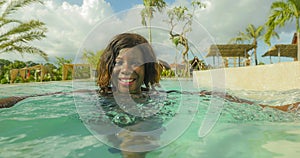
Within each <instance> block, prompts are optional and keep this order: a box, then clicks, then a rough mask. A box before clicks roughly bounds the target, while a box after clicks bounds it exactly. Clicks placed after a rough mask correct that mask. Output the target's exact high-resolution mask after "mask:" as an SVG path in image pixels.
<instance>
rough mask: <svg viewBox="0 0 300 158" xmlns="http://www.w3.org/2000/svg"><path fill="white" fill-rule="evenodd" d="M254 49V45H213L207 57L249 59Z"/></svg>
mask: <svg viewBox="0 0 300 158" xmlns="http://www.w3.org/2000/svg"><path fill="white" fill-rule="evenodd" d="M253 48H254V45H252V44H225V45H221V44H218V45H211V46H210V48H209V51H208V54H207V55H206V57H210V56H222V57H249V54H248V52H249V51H250V50H252V49H253Z"/></svg>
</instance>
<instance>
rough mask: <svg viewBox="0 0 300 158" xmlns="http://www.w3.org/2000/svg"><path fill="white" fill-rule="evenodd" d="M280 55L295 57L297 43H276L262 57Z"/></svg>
mask: <svg viewBox="0 0 300 158" xmlns="http://www.w3.org/2000/svg"><path fill="white" fill-rule="evenodd" d="M279 52H280V56H284V57H290V58H297V44H276V45H275V46H273V47H272V48H270V49H269V50H268V51H267V52H266V53H265V54H264V55H262V57H265V56H279V55H278V53H279Z"/></svg>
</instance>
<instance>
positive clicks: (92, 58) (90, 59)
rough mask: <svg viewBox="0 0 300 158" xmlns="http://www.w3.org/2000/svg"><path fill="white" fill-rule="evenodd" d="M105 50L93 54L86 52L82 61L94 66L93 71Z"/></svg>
mask: <svg viewBox="0 0 300 158" xmlns="http://www.w3.org/2000/svg"><path fill="white" fill-rule="evenodd" d="M103 52H104V50H100V51H97V52H93V51H90V50H84V52H83V55H82V57H81V58H82V59H83V60H85V61H86V62H87V63H88V64H90V65H91V66H92V69H96V68H97V65H98V62H99V59H100V56H101V55H102V54H103Z"/></svg>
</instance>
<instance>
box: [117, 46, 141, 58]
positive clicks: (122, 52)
mask: <svg viewBox="0 0 300 158" xmlns="http://www.w3.org/2000/svg"><path fill="white" fill-rule="evenodd" d="M142 54H143V52H142V51H141V50H140V49H139V48H138V47H132V48H123V49H121V50H120V52H119V55H118V56H119V57H123V56H125V55H126V56H137V55H142Z"/></svg>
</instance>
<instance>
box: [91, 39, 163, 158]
mask: <svg viewBox="0 0 300 158" xmlns="http://www.w3.org/2000/svg"><path fill="white" fill-rule="evenodd" d="M98 74H99V77H98V81H97V84H98V85H99V89H100V94H101V95H102V97H103V96H104V97H109V96H111V98H113V99H112V100H110V105H109V106H106V105H105V104H102V109H103V110H104V111H105V113H106V115H107V116H108V117H109V118H110V121H111V122H113V124H114V125H118V126H119V127H121V128H123V129H124V130H121V131H120V132H118V134H117V136H115V135H107V137H108V139H109V140H110V141H111V142H112V144H113V145H114V146H116V147H117V148H118V147H119V148H120V149H121V150H122V155H123V157H145V155H146V152H145V151H149V150H151V149H153V148H155V147H157V144H156V143H153V142H155V141H157V140H158V139H159V135H160V134H161V132H162V130H161V129H162V122H161V120H159V119H158V117H156V115H155V113H156V112H158V110H159V109H155V107H151V106H150V107H149V106H148V107H147V108H145V107H146V105H147V99H149V98H150V97H151V96H152V97H153V95H155V94H157V93H156V91H155V85H156V84H158V83H159V80H160V69H159V64H158V63H157V59H156V56H155V54H154V52H153V49H152V47H151V46H150V45H149V43H148V41H147V40H146V39H145V38H144V37H142V36H141V35H138V34H134V33H123V34H119V35H117V36H115V37H114V38H113V40H112V41H111V42H110V43H109V44H108V45H107V47H106V48H105V50H104V52H103V54H102V56H101V57H100V60H99V65H98ZM112 102H116V104H115V105H113V106H112V105H111V103H112ZM140 104H145V105H144V107H143V108H141V107H138V106H137V105H140ZM112 111H114V114H115V115H112V114H111V113H112ZM104 130H105V129H104ZM149 131H150V132H149ZM152 131H155V132H152ZM146 132H148V134H144V135H139V134H137V133H146ZM100 133H101V131H100ZM131 146H135V147H137V146H138V148H135V149H132V148H131V149H130V147H131ZM149 146H150V147H149Z"/></svg>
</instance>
